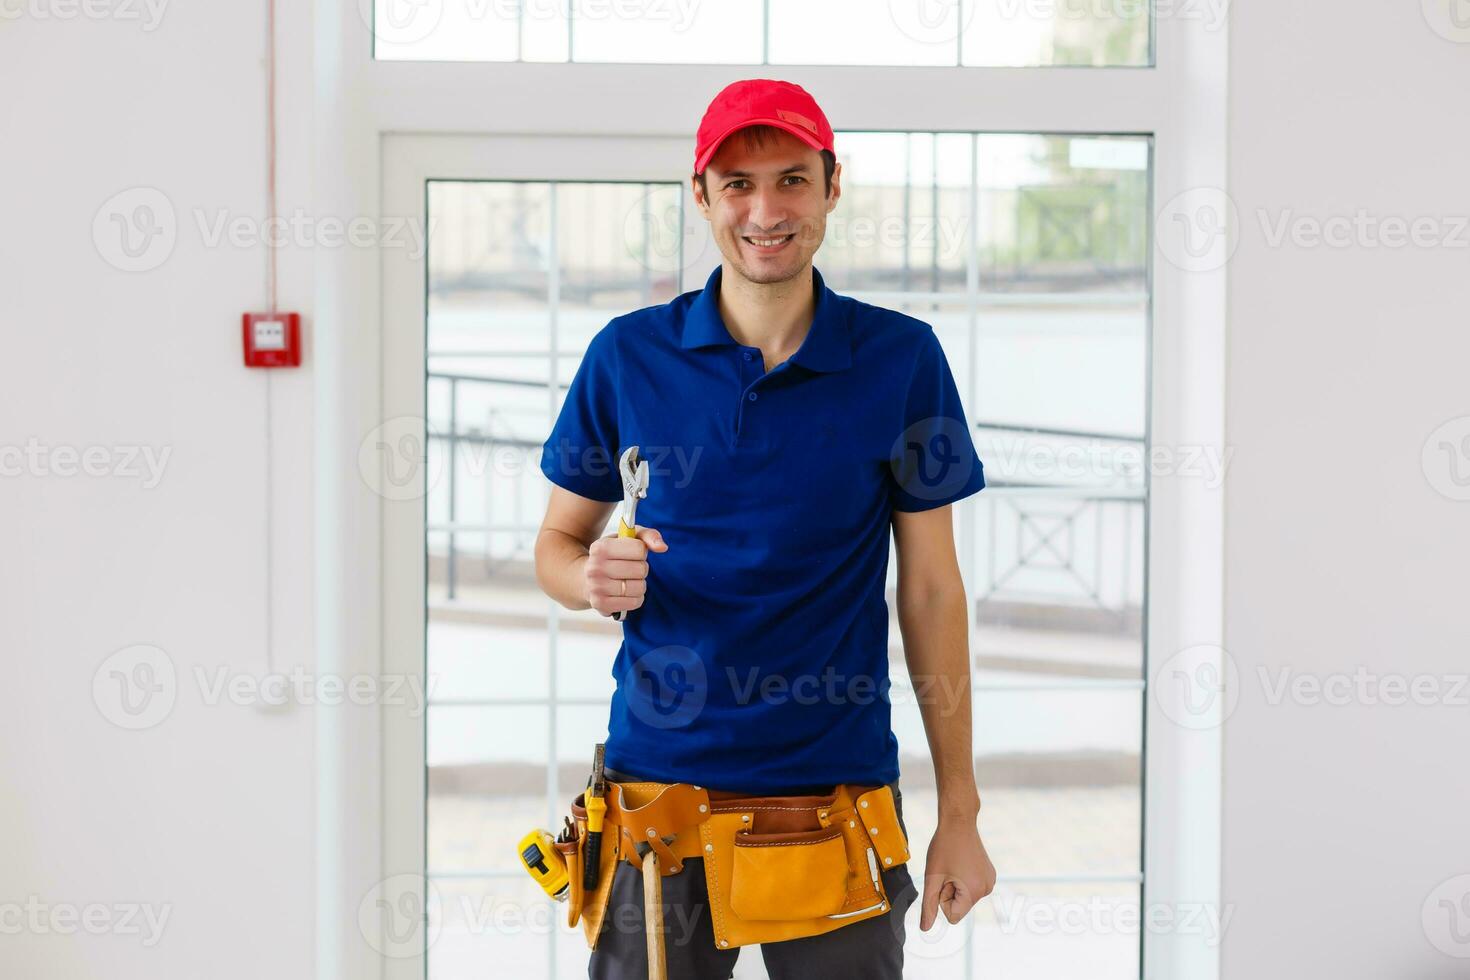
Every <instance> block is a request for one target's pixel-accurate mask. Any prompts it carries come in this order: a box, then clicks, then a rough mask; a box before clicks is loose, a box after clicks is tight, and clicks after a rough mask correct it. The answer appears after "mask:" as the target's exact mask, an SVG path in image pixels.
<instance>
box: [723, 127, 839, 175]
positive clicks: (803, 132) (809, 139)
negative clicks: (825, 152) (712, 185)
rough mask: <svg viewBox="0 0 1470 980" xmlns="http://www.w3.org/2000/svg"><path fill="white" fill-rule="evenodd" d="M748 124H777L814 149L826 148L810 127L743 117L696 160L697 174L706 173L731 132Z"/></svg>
mask: <svg viewBox="0 0 1470 980" xmlns="http://www.w3.org/2000/svg"><path fill="white" fill-rule="evenodd" d="M746 126H775V127H776V128H777V129H783V130H785V131H786V132H788V133H790V134H791V135H792V136H795V137H796V138H797V139H799V140H801V141H802V142H803V143H805V144H806V145H807V146H810V147H811V148H812V149H814V150H821V149H825V148H824V147H823V146H822V141H821V140H820V139H818V138H817V136H816V134H814V133H813V132H812V131H811V130H809V129H803V128H802V127H800V126H798V125H796V123H791V122H787V121H786V120H784V119H771V118H767V117H764V116H762V117H760V118H758V119H743V120H741V121H740V122H738V123H736V124H735V125H733V126H731V127H730V128H729V129H727V130H725V131H724V132H723V133H721V134H720V135H719V138H718V139H716V140H715V141H714V142H713V143H711V144H710V145H709V149H707V150H705V151H704V154H703V155H702V156H701V157H700V158H699V159H698V160H695V161H694V172H695V173H697V174H702V173H704V168H705V167H707V166H709V162H710V158H712V157H713V156H714V155H715V153H716V151H718V150H719V148H720V145H721V144H723V143H724V142H725V140H726V139H727V138H729V136H730V134H731V133H733V132H735V131H736V130H737V129H744V128H745V127H746Z"/></svg>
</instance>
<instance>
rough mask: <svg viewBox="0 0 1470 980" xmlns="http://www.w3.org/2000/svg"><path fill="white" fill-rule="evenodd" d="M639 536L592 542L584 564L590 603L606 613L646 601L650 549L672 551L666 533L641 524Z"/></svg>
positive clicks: (586, 592) (583, 575)
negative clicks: (665, 536)
mask: <svg viewBox="0 0 1470 980" xmlns="http://www.w3.org/2000/svg"><path fill="white" fill-rule="evenodd" d="M634 530H636V531H637V532H638V534H637V537H632V538H620V537H618V536H617V535H615V534H614V535H608V536H607V537H605V538H598V539H597V540H596V541H594V542H592V546H591V547H590V548H588V549H587V561H586V562H584V563H583V566H582V581H583V589H584V592H585V595H586V597H587V604H588V605H590V606H591V607H592V608H593V609H596V610H597V611H598V612H600V613H602V614H603V615H604V616H611V615H612V614H613V613H618V612H627V611H629V610H632V609H637V608H638V607H639V606H641V605H643V598H644V596H646V595H647V594H648V553H649V552H650V551H668V550H669V546H668V545H667V544H666V543H664V538H663V535H661V534H659V533H658V532H657V531H655V530H654V529H653V528H651V527H641V526H640V527H637V528H635V529H634Z"/></svg>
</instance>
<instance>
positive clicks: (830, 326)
mask: <svg viewBox="0 0 1470 980" xmlns="http://www.w3.org/2000/svg"><path fill="white" fill-rule="evenodd" d="M723 272H724V266H722V265H717V266H715V271H714V272H711V273H710V275H709V279H708V280H706V281H705V284H704V289H702V290H700V292H699V294H698V295H697V296H695V297H694V302H692V303H690V304H689V309H688V310H687V311H685V313H684V330H683V334H682V336H681V337H680V345H681V346H683V347H686V348H694V347H709V346H712V345H716V344H732V345H733V344H735V338H734V337H731V336H730V331H729V330H728V329H727V328H726V327H725V320H724V318H723V317H721V316H720V304H719V298H720V279H721V275H722V274H723ZM812 291H813V292H814V293H815V294H816V298H817V307H816V310H815V311H814V312H813V314H812V325H811V327H810V328H809V329H808V330H807V334H806V339H804V340H803V341H802V342H801V347H799V348H798V349H797V351H796V353H795V354H793V355H791V360H793V361H794V362H796V363H797V364H800V365H801V366H802V367H805V368H809V369H811V370H813V371H841V370H842V369H843V368H846V367H849V366H851V364H852V341H851V339H850V337H849V336H848V331H847V318H846V317H845V316H844V315H843V311H842V309H841V307H840V306H839V304H838V302H837V294H836V293H834V292H832V290H830V289H828V288H827V284H826V282H825V281H824V280H823V279H822V274H821V273H820V272H818V271H817V268H816V266H812Z"/></svg>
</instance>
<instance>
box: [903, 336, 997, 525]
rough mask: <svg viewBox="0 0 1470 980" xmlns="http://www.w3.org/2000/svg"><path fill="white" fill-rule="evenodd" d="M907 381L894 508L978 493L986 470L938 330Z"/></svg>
mask: <svg viewBox="0 0 1470 980" xmlns="http://www.w3.org/2000/svg"><path fill="white" fill-rule="evenodd" d="M907 382H908V383H907V397H906V400H905V403H904V410H903V416H902V419H901V422H902V425H901V431H900V432H899V433H898V434H897V437H896V438H895V439H894V441H893V450H892V452H891V453H890V454H889V473H890V475H891V477H892V483H891V487H890V490H891V498H892V502H893V509H894V510H899V511H921V510H931V509H933V508H935V507H943V506H944V505H945V504H952V503H954V502H955V501H957V500H963V499H964V498H965V497H968V496H970V495H971V494H974V493H978V492H979V491H980V490H981V489H982V488H983V487H984V486H985V467H984V465H983V464H982V463H981V462H980V456H979V454H978V453H976V451H975V442H974V440H973V439H972V438H971V437H970V427H969V425H968V423H966V421H965V410H964V407H963V406H962V405H961V404H960V392H959V388H958V386H956V384H955V380H954V374H953V373H952V372H951V371H950V369H949V360H948V359H947V358H946V357H945V355H944V348H943V347H941V346H940V344H939V338H938V337H937V336H936V335H935V333H934V331H933V329H932V328H931V329H929V330H926V331H924V334H923V340H922V341H921V342H920V349H919V353H918V356H917V358H915V360H914V362H913V369H912V372H911V374H910V376H909V378H908V379H907Z"/></svg>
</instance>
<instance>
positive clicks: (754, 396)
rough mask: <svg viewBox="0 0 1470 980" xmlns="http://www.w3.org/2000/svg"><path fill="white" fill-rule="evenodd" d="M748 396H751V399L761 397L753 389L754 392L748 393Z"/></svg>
mask: <svg viewBox="0 0 1470 980" xmlns="http://www.w3.org/2000/svg"><path fill="white" fill-rule="evenodd" d="M746 397H747V398H749V399H750V400H751V401H755V400H756V399H757V398H759V397H760V395H758V394H757V393H755V392H753V391H752V392H751V393H750V394H749V395H747V396H746Z"/></svg>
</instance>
